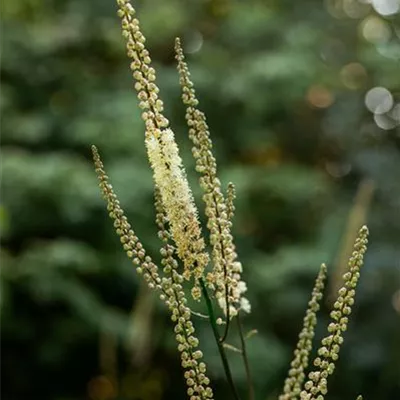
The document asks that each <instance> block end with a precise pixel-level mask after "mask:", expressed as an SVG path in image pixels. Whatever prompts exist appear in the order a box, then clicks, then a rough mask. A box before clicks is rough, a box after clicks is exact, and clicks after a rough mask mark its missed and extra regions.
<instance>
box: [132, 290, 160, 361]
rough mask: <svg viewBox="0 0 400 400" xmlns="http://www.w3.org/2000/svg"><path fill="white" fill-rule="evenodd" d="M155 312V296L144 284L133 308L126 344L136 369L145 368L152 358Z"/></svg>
mask: <svg viewBox="0 0 400 400" xmlns="http://www.w3.org/2000/svg"><path fill="white" fill-rule="evenodd" d="M153 310H154V296H152V294H151V292H150V290H148V289H147V284H146V283H145V282H142V283H141V285H140V289H139V294H138V296H137V298H136V300H135V303H134V305H133V307H132V311H131V315H130V328H129V333H128V338H127V341H126V344H125V345H126V348H127V351H128V352H129V353H130V354H131V362H132V364H133V365H134V366H136V367H143V366H145V365H146V364H147V363H148V361H149V358H150V353H151V339H152V335H151V332H152V315H153Z"/></svg>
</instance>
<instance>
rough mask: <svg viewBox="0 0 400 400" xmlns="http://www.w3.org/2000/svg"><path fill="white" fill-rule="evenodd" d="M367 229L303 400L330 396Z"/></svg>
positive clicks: (351, 262)
mask: <svg viewBox="0 0 400 400" xmlns="http://www.w3.org/2000/svg"><path fill="white" fill-rule="evenodd" d="M367 237H368V228H367V227H366V226H365V225H364V226H363V227H362V228H361V229H360V230H359V232H358V237H357V239H356V242H355V244H354V248H353V253H352V255H351V257H350V260H349V263H348V272H346V273H345V274H344V275H343V281H344V285H343V287H342V288H340V289H339V291H338V297H337V299H336V302H335V303H334V309H333V310H332V311H331V314H330V316H331V319H332V322H331V323H330V324H329V326H328V332H329V335H328V336H326V337H325V338H324V339H322V343H321V344H322V346H321V347H320V348H319V350H318V356H317V357H316V358H315V360H314V366H315V367H316V369H315V370H314V371H312V372H310V373H309V375H308V378H309V380H308V381H307V382H306V383H305V385H304V389H303V390H302V392H301V393H300V398H301V399H302V400H323V399H324V396H325V395H326V394H327V392H328V377H329V375H332V374H333V371H334V370H335V362H336V361H337V360H338V358H339V351H340V347H341V344H342V343H343V333H344V332H345V331H346V330H347V325H348V322H349V315H350V313H351V310H352V306H353V304H354V297H355V293H356V291H355V289H356V287H357V283H358V280H359V278H360V269H361V267H362V265H363V260H364V254H365V252H366V250H367V243H368V239H367Z"/></svg>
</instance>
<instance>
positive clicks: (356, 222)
mask: <svg viewBox="0 0 400 400" xmlns="http://www.w3.org/2000/svg"><path fill="white" fill-rule="evenodd" d="M374 190H375V184H374V182H373V181H372V180H370V179H364V180H363V181H361V182H360V184H359V186H358V189H357V194H356V196H355V199H354V203H353V206H352V208H351V210H350V213H349V216H348V219H347V226H346V230H345V232H344V235H343V237H342V240H341V244H340V250H339V253H338V255H337V257H336V260H335V263H334V265H335V269H334V274H333V279H332V280H331V284H330V288H329V296H328V301H329V303H331V302H332V301H334V299H335V298H336V293H337V291H338V289H339V288H340V286H341V280H342V275H343V274H344V273H345V272H346V267H347V260H348V259H349V257H350V255H351V251H352V248H353V243H354V241H355V239H356V237H357V233H358V230H359V229H360V226H362V225H364V224H365V222H366V216H367V212H368V209H369V207H370V204H371V201H372V196H373V194H374Z"/></svg>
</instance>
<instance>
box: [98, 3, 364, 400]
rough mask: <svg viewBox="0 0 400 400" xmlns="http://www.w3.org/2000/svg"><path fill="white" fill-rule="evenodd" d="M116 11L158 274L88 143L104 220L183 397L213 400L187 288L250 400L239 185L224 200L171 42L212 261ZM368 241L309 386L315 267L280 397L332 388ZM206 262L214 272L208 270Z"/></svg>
mask: <svg viewBox="0 0 400 400" xmlns="http://www.w3.org/2000/svg"><path fill="white" fill-rule="evenodd" d="M117 5H118V16H119V17H120V18H121V27H122V35H123V37H124V38H125V40H126V51H127V55H128V57H129V58H130V59H131V64H130V68H131V70H132V76H133V79H134V81H135V84H134V87H135V90H136V91H137V97H138V100H139V107H140V109H141V110H142V118H143V121H144V131H145V135H144V142H145V146H146V149H147V155H148V159H149V162H150V165H151V168H152V170H153V179H154V185H155V208H156V213H157V214H156V224H157V226H158V230H159V231H158V235H159V238H160V239H161V240H162V242H163V245H162V247H161V250H160V254H161V266H162V268H159V267H158V266H157V265H156V263H155V262H154V261H153V260H152V258H151V257H150V256H149V255H148V253H147V252H146V250H145V248H144V246H143V244H142V243H141V242H140V240H139V238H138V236H137V235H136V233H135V232H134V230H133V229H132V226H131V225H130V223H129V222H128V220H127V218H126V216H125V214H124V211H123V209H122V207H121V205H120V202H119V200H118V198H117V195H116V194H115V192H114V189H113V187H112V185H111V183H110V182H109V177H108V176H107V174H106V172H105V170H104V165H103V163H102V161H101V158H100V155H99V153H98V150H97V148H96V147H95V146H92V153H93V160H94V164H95V170H96V173H97V176H98V179H99V186H100V189H101V192H102V195H103V197H104V199H105V201H106V203H107V209H108V212H109V216H110V217H111V219H112V220H113V222H114V228H115V230H116V233H117V235H118V236H119V237H120V241H121V244H122V246H123V249H124V251H125V252H126V254H127V256H128V257H129V258H130V259H131V260H132V263H133V264H134V265H135V267H136V271H137V273H138V274H139V275H141V276H143V278H144V280H145V281H146V282H147V284H148V286H149V288H150V289H153V290H154V291H156V292H157V293H158V295H159V297H160V299H161V300H162V301H163V302H164V303H165V304H166V306H167V308H168V310H169V312H170V314H171V321H172V322H173V324H174V333H175V338H176V341H177V348H178V352H179V353H180V357H181V365H182V367H183V369H184V373H183V374H184V378H185V380H186V386H187V389H186V391H187V395H188V397H189V399H190V400H207V399H213V398H214V394H213V390H212V388H211V382H210V379H209V377H208V376H207V374H206V372H207V366H206V364H205V362H204V361H203V353H202V351H201V350H200V348H199V346H200V343H199V340H198V338H197V337H196V335H195V327H194V324H193V321H192V316H193V315H199V314H198V313H196V312H194V311H193V310H191V308H190V307H189V305H188V298H187V295H186V293H187V292H189V291H190V292H191V295H192V297H193V298H194V299H195V300H199V301H201V300H204V302H205V305H206V308H207V312H208V315H207V316H206V318H207V319H208V321H209V323H210V326H211V328H212V333H213V336H214V338H215V341H216V345H217V349H218V352H219V355H220V357H221V361H222V365H223V368H224V371H225V375H226V378H227V382H228V384H229V387H230V389H231V395H232V397H233V398H234V399H235V400H239V399H240V396H239V393H238V391H237V389H236V386H235V383H234V380H233V374H232V372H231V369H230V365H229V362H228V358H227V355H226V353H225V349H227V348H228V349H229V348H230V349H233V350H234V351H235V352H238V353H240V354H241V355H242V357H243V363H244V367H245V371H246V377H247V381H248V399H249V400H253V399H254V390H253V386H252V383H251V374H250V363H249V360H248V357H247V349H246V335H245V334H244V332H243V329H242V325H241V318H240V314H239V313H240V311H246V312H250V303H249V301H248V300H247V298H246V297H244V296H243V295H244V293H245V292H246V290H247V287H246V284H245V282H244V281H243V280H242V277H241V275H242V265H241V263H240V262H239V261H238V256H237V253H236V248H235V245H234V241H233V236H232V232H231V229H232V220H233V216H234V211H235V206H234V200H235V197H236V194H235V187H234V185H233V184H232V183H229V184H228V186H227V190H226V193H225V194H224V191H223V189H222V184H221V182H220V180H219V179H218V177H217V162H216V159H215V157H214V155H213V152H212V141H211V138H210V132H209V127H208V125H207V122H206V117H205V115H204V113H203V112H202V111H200V109H199V108H198V105H199V101H198V99H197V97H196V93H195V90H194V87H193V83H192V81H191V79H190V72H189V69H188V66H187V64H186V62H185V58H184V55H183V50H182V47H181V43H180V40H179V39H176V42H175V52H176V59H177V62H178V65H177V68H178V72H179V77H180V84H181V88H182V100H183V103H184V104H185V106H186V121H187V125H188V127H189V138H190V139H191V141H192V143H193V149H192V152H193V156H194V158H195V160H196V170H197V171H198V172H199V174H200V186H201V187H202V189H203V192H204V193H203V201H204V203H205V214H206V217H207V228H208V229H209V231H210V247H211V254H210V255H209V254H208V253H207V251H206V244H205V240H204V238H203V236H202V231H201V226H200V222H199V218H198V214H199V213H198V210H197V207H196V205H195V202H194V199H193V194H192V191H191V189H190V187H189V184H188V180H187V178H186V172H185V169H184V167H183V163H182V159H181V157H180V155H179V148H178V145H177V143H176V141H175V137H174V133H173V131H172V129H171V128H170V124H169V121H168V119H167V118H166V117H165V115H164V113H163V112H164V104H163V102H162V100H161V99H160V97H159V88H158V86H157V84H156V71H155V69H154V68H153V67H152V65H151V58H150V54H149V51H148V50H147V48H146V46H145V42H146V39H145V37H144V35H143V33H142V32H141V29H140V25H139V21H138V19H137V18H136V17H135V14H136V12H135V9H134V8H133V7H132V5H131V4H130V2H129V1H128V0H117ZM367 234H368V230H367V228H366V227H363V228H361V230H360V232H359V236H358V239H357V241H356V243H355V246H354V252H353V255H352V257H351V258H350V261H349V272H347V273H346V274H345V275H344V286H343V288H341V289H340V290H339V293H338V298H337V301H336V302H335V305H334V310H333V311H332V313H331V317H332V319H333V322H332V323H331V324H330V325H329V327H328V331H329V336H327V337H325V338H324V339H323V340H322V346H321V348H320V349H319V350H318V357H317V358H316V359H315V360H314V367H315V370H314V371H312V372H310V373H309V375H308V378H309V380H307V381H306V382H305V383H304V379H305V370H306V368H307V366H308V359H309V354H310V351H311V348H312V339H313V336H314V329H315V325H316V312H317V311H318V309H319V301H320V299H321V297H322V290H323V287H324V280H325V277H326V266H325V265H324V264H322V265H321V269H320V272H319V274H318V277H317V279H316V283H315V287H314V289H313V292H312V297H311V300H310V302H309V308H308V310H307V313H306V316H305V317H304V326H303V329H302V331H301V333H300V335H299V342H298V344H297V348H296V350H295V353H294V359H293V361H292V363H291V368H290V370H289V376H288V378H287V379H286V381H285V385H284V389H283V394H282V395H281V396H280V398H279V399H280V400H294V399H297V400H298V399H302V400H323V398H324V395H325V394H326V392H327V390H328V389H327V378H328V376H329V375H331V374H332V373H333V371H334V363H335V361H336V360H337V358H338V353H339V349H340V345H341V343H342V342H343V332H344V331H345V330H346V328H347V324H348V315H349V314H350V312H351V307H352V305H353V303H354V295H355V288H356V285H357V282H358V279H359V275H360V273H359V270H360V268H361V265H362V262H363V255H364V253H365V250H366V244H367ZM210 261H211V264H212V266H211V268H210V269H208V268H209V264H210ZM209 292H210V293H211V294H210V293H209ZM215 303H216V304H217V305H218V306H219V307H220V308H221V309H222V311H223V313H224V315H225V321H223V320H222V318H217V314H216V313H215V311H214V310H215ZM234 318H235V319H236V323H237V331H238V333H239V338H240V343H241V348H240V349H237V348H235V347H234V346H231V345H229V344H227V343H225V340H226V338H227V335H228V330H229V326H230V321H231V320H232V319H234ZM219 324H225V328H224V330H223V332H220V327H219V326H218V325H219ZM359 398H361V397H359Z"/></svg>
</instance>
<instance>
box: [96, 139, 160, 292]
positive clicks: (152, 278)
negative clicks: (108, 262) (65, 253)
mask: <svg viewBox="0 0 400 400" xmlns="http://www.w3.org/2000/svg"><path fill="white" fill-rule="evenodd" d="M92 153H93V160H94V164H95V168H96V173H97V177H98V179H99V182H100V184H99V186H100V189H101V191H102V194H103V198H104V199H105V200H106V202H107V209H108V212H109V215H110V217H111V218H112V219H113V220H114V227H115V230H116V232H117V234H118V236H119V237H120V240H121V243H122V246H123V248H124V250H125V252H126V254H127V255H128V257H129V258H130V259H132V263H133V264H134V265H135V266H136V271H137V272H138V274H141V275H143V278H144V279H145V280H146V281H147V283H148V286H149V287H150V289H155V288H157V289H161V278H160V276H159V273H158V267H157V266H156V265H155V264H154V263H153V261H152V260H151V258H150V256H148V255H146V251H145V249H144V247H143V245H142V243H141V242H140V241H139V238H138V237H137V236H136V235H135V232H134V231H133V230H132V227H131V225H130V224H129V223H128V220H127V218H126V216H125V215H124V211H123V210H122V208H121V206H120V203H119V200H118V199H117V196H116V194H115V193H114V190H113V188H112V185H111V184H110V183H109V178H108V176H107V175H106V173H105V171H104V165H103V163H102V161H101V158H100V155H99V153H98V151H97V148H96V147H95V146H92Z"/></svg>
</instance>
